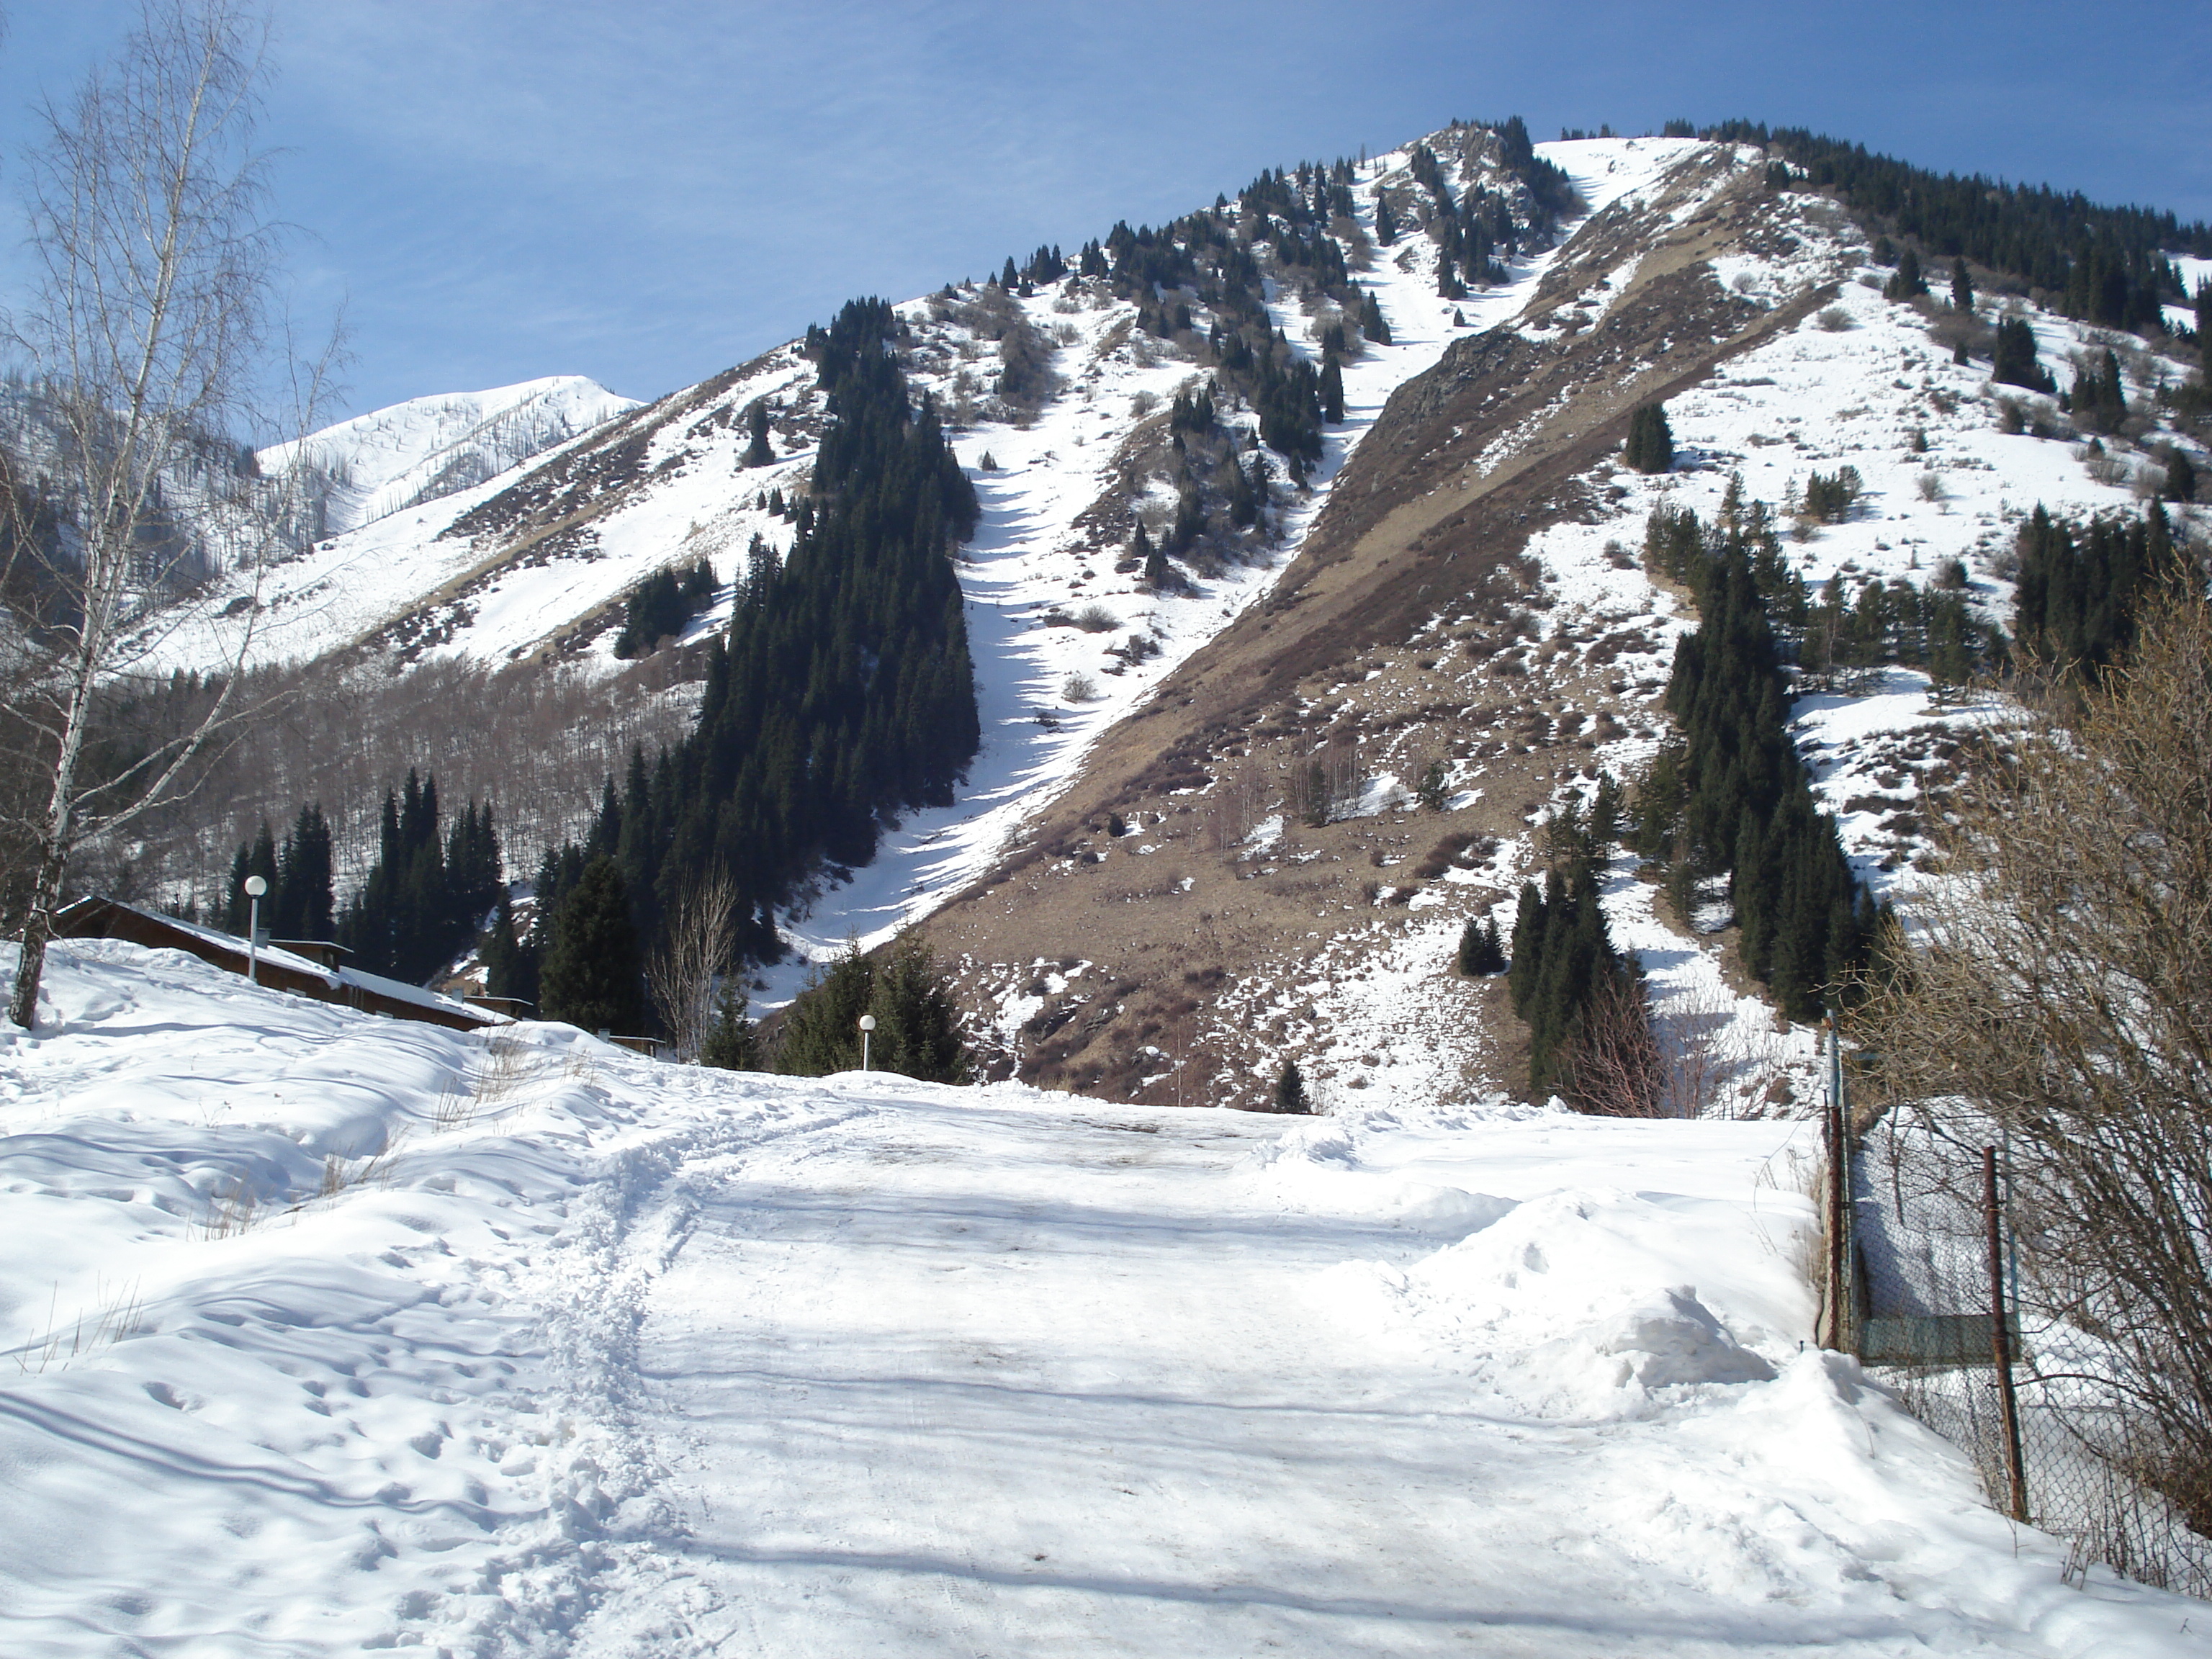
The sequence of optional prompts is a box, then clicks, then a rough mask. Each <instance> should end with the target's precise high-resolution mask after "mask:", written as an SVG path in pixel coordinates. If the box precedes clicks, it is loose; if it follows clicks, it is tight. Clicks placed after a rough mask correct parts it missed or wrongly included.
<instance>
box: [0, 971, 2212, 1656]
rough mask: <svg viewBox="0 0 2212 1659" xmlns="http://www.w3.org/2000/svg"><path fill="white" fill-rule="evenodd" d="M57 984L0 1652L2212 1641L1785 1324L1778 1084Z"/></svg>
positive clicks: (15, 1200) (3, 1387)
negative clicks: (440, 1024) (998, 1070)
mask: <svg viewBox="0 0 2212 1659" xmlns="http://www.w3.org/2000/svg"><path fill="white" fill-rule="evenodd" d="M9 956H10V952H9V951H8V949H7V948H6V947H4V946H0V972H4V971H5V970H6V969H9V968H10V967H12V962H11V961H10V960H9ZM46 989H47V995H46V998H45V999H44V1000H42V1002H41V1005H40V1024H39V1027H38V1030H36V1031H34V1032H31V1033H20V1032H16V1031H15V1030H12V1029H9V1030H0V1358H5V1359H11V1360H12V1361H13V1362H14V1364H13V1366H12V1367H10V1368H4V1369H0V1482H4V1483H5V1485H4V1488H0V1489H3V1490H4V1491H5V1493H6V1496H7V1500H8V1510H7V1516H8V1519H7V1524H6V1525H4V1526H0V1654H6V1655H8V1656H9V1659H14V1656H16V1655H22V1656H26V1659H33V1656H35V1659H79V1656H90V1655H100V1656H107V1655H159V1656H163V1659H185V1656H190V1659H201V1656H223V1659H228V1656H234V1655H246V1654H266V1655H272V1656H274V1655H283V1656H287V1659H292V1656H300V1659H307V1656H334V1655H338V1654H344V1653H359V1652H361V1651H363V1650H386V1649H393V1648H404V1649H410V1650H422V1651H425V1652H430V1653H437V1654H441V1655H447V1656H454V1659H459V1656H467V1659H540V1656H543V1659H647V1656H651V1659H703V1656H708V1655H714V1656H726V1659H744V1656H751V1655H773V1656H775V1659H808V1656H822V1659H848V1656H858V1655H866V1654H878V1655H894V1656H901V1659H923V1656H939V1655H963V1656H982V1655H998V1656H1031V1655H1036V1656H1045V1655H1050V1656H1055V1659H1057V1656H1061V1655H1102V1656H1111V1655H1125V1654H1126V1655H1146V1656H1162V1659H1167V1656H1174V1659H1186V1656H1213V1655H1231V1654H1234V1655H1253V1656H1257V1655H1261V1654H1288V1655H1298V1654H1305V1655H1314V1656H1320V1655H1329V1656H1347V1655H1348V1656H1362V1655H1373V1656H1382V1655H1393V1656H1395V1655H1418V1654H1425V1653H1431V1652H1452V1653H1471V1654H1483V1655H1490V1654H1535V1653H1542V1654H1545V1655H1547V1656H1552V1659H1570V1656H1576V1655H1618V1654H1623V1653H1636V1654H1639V1655H1641V1654H1662V1655H1681V1656H1692V1655H1695V1656H1717V1655H1720V1654H1723V1653H1725V1654H1729V1655H1732V1656H1733V1655H1743V1654H1765V1653H1774V1652H1780V1651H1783V1650H1800V1649H1805V1648H1818V1649H1820V1650H1823V1651H1830V1652H1836V1653H1841V1654H1847V1655H1860V1656H1869V1655H1877V1654H1881V1655H1887V1654H1902V1653H1907V1652H1913V1653H1920V1652H1928V1651H1935V1652H1944V1653H1951V1652H1969V1651H1971V1652H1984V1653H2006V1654H2023V1655H2042V1656H2052V1659H2058V1656H2064V1659H2075V1656H2085V1655H2144V1656H2149V1655H2176V1656H2179V1655H2203V1654H2206V1653H2207V1652H2212V1636H2208V1634H2207V1633H2206V1632H2205V1629H2204V1627H2205V1626H2207V1625H2208V1624H2212V1621H2208V1620H2204V1619H2203V1617H2202V1613H2203V1604H2202V1603H2200V1602H2194V1601H2183V1600H2181V1599H2180V1598H2178V1597H2174V1596H2170V1595H2161V1594H2160V1593H2158V1592H2155V1591H2152V1590H2148V1589H2140V1588H2138V1587H2135V1586H2131V1585H2127V1584H2123V1583H2118V1582H2116V1581H2114V1580H2112V1579H2111V1578H2110V1577H2109V1576H2104V1575H2098V1576H2093V1577H2092V1579H2091V1582H2090V1583H2089V1585H2088V1587H2087V1589H2086V1590H2084V1589H2073V1588H2069V1587H2068V1586H2067V1585H2066V1584H2065V1583H2063V1576H2062V1575H2063V1567H2064V1565H2065V1554H2064V1551H2063V1547H2061V1546H2060V1545H2059V1544H2058V1543H2057V1542H2056V1541H2053V1540H2051V1539H2049V1538H2046V1537H2044V1536H2042V1535H2041V1534H2036V1533H2033V1532H2030V1531H2027V1530H2025V1529H2021V1530H2017V1531H2016V1530H2015V1529H2014V1528H2011V1527H2009V1526H2008V1524H2007V1523H2006V1522H2003V1521H2002V1520H2001V1519H2000V1518H1999V1517H1998V1516H1996V1514H1995V1513H1993V1512H1992V1511H1991V1510H1990V1508H1989V1507H1988V1506H1987V1504H1984V1502H1983V1500H1982V1498H1981V1494H1980V1492H1979V1490H1978V1486H1977V1485H1976V1482H1975V1480H1974V1478H1973V1475H1972V1472H1971V1471H1970V1470H1969V1469H1968V1468H1966V1465H1965V1463H1964V1462H1963V1460H1961V1458H1960V1456H1959V1455H1958V1454H1957V1453H1956V1452H1954V1451H1953V1450H1952V1449H1949V1448H1948V1447H1947V1446H1945V1445H1943V1444H1942V1443H1941V1442H1939V1441H1937V1440H1936V1439H1935V1438H1934V1437H1932V1436H1930V1435H1929V1433H1928V1432H1927V1431H1925V1430H1923V1429H1922V1428H1921V1427H1920V1426H1919V1425H1917V1424H1916V1423H1914V1422H1913V1421H1912V1420H1911V1419H1909V1418H1907V1417H1905V1415H1903V1414H1902V1413H1900V1412H1899V1410H1898V1409H1897V1407H1896V1406H1895V1405H1894V1404H1893V1402H1892V1401H1891V1400H1890V1399H1889V1397H1888V1396H1887V1395H1884V1394H1883V1393H1881V1392H1880V1391H1879V1390H1877V1389H1874V1388H1871V1387H1869V1386H1868V1385H1867V1384H1866V1383H1864V1382H1863V1379H1861V1378H1860V1376H1859V1374H1858V1372H1857V1367H1856V1365H1855V1364H1853V1363H1852V1362H1850V1361H1849V1360H1846V1359H1844V1358H1838V1357H1837V1356H1834V1355H1826V1354H1822V1353H1820V1352H1808V1351H1806V1350H1805V1348H1804V1346H1803V1342H1802V1338H1803V1336H1804V1334H1805V1333H1806V1331H1807V1329H1808V1326H1809V1323H1810V1316H1811V1311H1812V1310H1811V1308H1810V1306H1809V1304H1808V1295H1807V1292H1806V1289H1805V1279H1804V1273H1803V1265H1802V1264H1803V1260H1804V1256H1805V1254H1806V1252H1807V1251H1808V1249H1809V1248H1810V1247H1811V1245H1812V1237H1811V1222H1812V1211H1811V1206H1810V1204H1809V1203H1808V1200H1806V1198H1805V1197H1804V1196H1803V1192H1802V1185H1803V1181H1804V1177H1805V1175H1806V1173H1807V1169H1806V1165H1807V1158H1806V1155H1805V1153H1806V1149H1805V1147H1804V1146H1803V1145H1802V1136H1803V1133H1804V1130H1803V1127H1802V1126H1799V1125H1793V1124H1789V1123H1777V1122H1763V1123H1761V1122H1749V1123H1736V1122H1705V1121H1688V1122H1685V1121H1673V1122H1641V1123H1638V1122H1615V1121H1600V1120H1593V1119H1582V1118H1574V1117H1571V1116H1567V1115H1563V1114H1559V1113H1551V1112H1541V1111H1533V1110H1530V1109H1528V1108H1525V1107H1516V1106H1514V1105H1512V1104H1510V1103H1504V1102H1497V1101H1493V1102H1487V1103H1467V1104H1462V1105H1458V1106H1453V1107H1427V1108H1419V1109H1415V1108H1412V1107H1404V1106H1392V1105H1389V1104H1387V1103H1386V1104H1383V1105H1379V1106H1369V1107H1366V1108H1364V1109H1361V1110H1359V1111H1357V1112H1353V1113H1348V1114H1346V1115H1340V1116H1336V1117H1330V1118H1323V1119H1315V1120H1300V1121H1285V1120H1279V1119H1268V1118H1261V1117H1253V1116H1248V1115H1240V1114H1236V1113H1231V1112H1225V1111H1218V1110H1212V1109H1191V1110H1188V1111H1176V1110H1172V1109H1131V1108H1126V1107H1115V1106H1109V1105H1105V1104H1103V1103H1097V1102H1091V1101H1085V1100H1081V1099H1079V1098H1075V1097H1069V1096H1065V1095H1052V1094H1046V1093H1042V1092H1039V1091H1035V1090H1031V1089H1027V1088H1024V1087H1022V1086H1020V1085H1012V1084H1001V1085H993V1086H991V1087H988V1088H981V1089H952V1088H945V1087H941V1086H939V1085H930V1084H921V1083H914V1082H909V1081H908V1080H907V1079H901V1078H890V1077H885V1076H883V1075H881V1074H877V1075H873V1076H857V1075H849V1074H848V1075H847V1076H843V1077H836V1078H826V1079H803V1078H775V1077H763V1076H758V1075H750V1074H745V1075H739V1074H732V1073H714V1072H708V1071H702V1070H698V1069H696V1068H690V1067H678V1066H665V1065H659V1064H657V1063H654V1062H653V1061H649V1060H644V1059H642V1058H641V1057H638V1056H636V1055H633V1054H626V1053H623V1051H620V1050H617V1049H615V1048H610V1047H608V1046H607V1045H605V1044H602V1043H599V1042H595V1041H594V1040H593V1039H592V1038H591V1037H589V1036H586V1035H585V1034H584V1033H582V1032H580V1031H577V1030H574V1029H573V1028H570V1027H567V1026H562V1025H533V1026H521V1027H513V1028H508V1029H507V1030H503V1031H501V1032H500V1033H498V1034H496V1035H495V1037H493V1038H492V1039H491V1040H489V1041H487V1039H486V1038H485V1037H484V1036H482V1035H464V1034H462V1033H459V1032H452V1031H445V1030H438V1029H436V1028H434V1027H429V1026H422V1025H410V1024H404V1023H398V1022H392V1021H388V1020H380V1019H375V1018H369V1017H368V1016H364V1015H360V1014H356V1013H353V1012H349V1011H348V1010H345V1009H343V1008H337V1007H333V1006H329V1005H326V1004H322V1003H312V1002H305V1001H302V1000H299V999H297V998H293V997H288V996H285V995H283V994H281V993H276V992H272V991H267V990H262V989H258V988H256V987H252V986H249V985H246V984H244V983H242V982H241V981H238V980H235V979H233V978H231V977H230V976H228V975H223V974H221V973H219V972H217V971H216V970H215V969H210V968H209V967H207V966H206V965H205V964H204V963H198V962H197V961H194V960H192V959H191V958H188V957H181V956H179V955H177V954H175V953H173V952H163V951H145V950H142V949H140V948H139V947H137V946H135V945H125V944H123V943H120V942H116V941H77V942H68V943H66V944H64V945H60V946H58V947H57V949H56V951H55V952H54V954H53V956H52V958H50V963H49V975H48V979H47V986H46ZM1377 1092H1380V1091H1377Z"/></svg>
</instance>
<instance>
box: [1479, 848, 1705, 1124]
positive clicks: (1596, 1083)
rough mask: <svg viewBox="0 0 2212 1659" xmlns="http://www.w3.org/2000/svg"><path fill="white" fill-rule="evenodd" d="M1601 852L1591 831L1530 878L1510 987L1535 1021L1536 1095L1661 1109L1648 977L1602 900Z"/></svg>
mask: <svg viewBox="0 0 2212 1659" xmlns="http://www.w3.org/2000/svg"><path fill="white" fill-rule="evenodd" d="M1602 850H1603V849H1602V848H1601V845H1600V844H1599V843H1598V842H1597V841H1596V839H1595V836H1585V838H1584V839H1583V843H1582V845H1581V846H1580V847H1579V848H1577V850H1576V851H1575V852H1573V853H1572V854H1570V855H1569V856H1568V857H1567V858H1566V859H1565V860H1564V862H1563V863H1554V864H1553V866H1552V868H1551V869H1550V870H1549V871H1548V872H1546V874H1545V877H1544V882H1543V885H1542V886H1541V888H1540V887H1539V886H1538V885H1537V884H1535V883H1534V882H1528V883H1524V884H1522V889H1521V902H1520V906H1519V908H1518V910H1517V911H1516V914H1515V915H1514V919H1513V945H1512V957H1511V965H1510V967H1509V968H1508V969H1507V970H1506V975H1505V984H1506V990H1507V994H1509V995H1510V997H1511V999H1512V1002H1513V1012H1515V1013H1516V1014H1517V1015H1519V1016H1520V1017H1521V1018H1522V1020H1523V1021H1525V1022H1526V1023H1527V1024H1528V1097H1529V1098H1530V1099H1531V1100H1543V1099H1547V1098H1548V1097H1551V1096H1553V1095H1557V1096H1558V1097H1559V1098H1560V1099H1562V1100H1564V1101H1565V1103H1567V1104H1568V1105H1569V1106H1571V1107H1572V1108H1573V1109H1576V1110H1577V1111H1584V1112H1597V1113H1601V1114H1605V1115H1613V1116H1631V1117H1648V1116H1650V1115H1653V1113H1654V1112H1656V1109H1657V1106H1658V1100H1659V1093H1660V1085H1661V1077H1660V1072H1659V1063H1658V1052H1657V1049H1656V1046H1655V1045H1654V1044H1652V1042H1650V1012H1649V1010H1648V1009H1647V1007H1646V1006H1645V1003H1644V985H1643V981H1642V979H1641V978H1640V977H1639V975H1638V973H1637V970H1636V966H1635V964H1634V963H1632V962H1631V961H1630V960H1629V959H1628V958H1627V957H1624V956H1622V955H1621V954H1620V951H1618V950H1616V949H1615V948H1614V946H1613V934H1612V932H1611V930H1610V929H1609V928H1607V926H1606V921H1605V912H1604V910H1603V909H1602V908H1600V906H1599V903H1598V890H1599V872H1600V870H1601V867H1602V866H1601V853H1602ZM1470 925H1472V924H1470ZM1489 942H1490V945H1492V947H1493V948H1494V946H1495V945H1496V942H1497V936H1496V930H1495V926H1494V924H1493V926H1492V931H1491V934H1490V941H1489ZM1465 948H1466V947H1465V945H1464V943H1462V951H1464V950H1465ZM1478 949H1480V946H1478ZM1624 1061H1625V1062H1626V1063H1624Z"/></svg>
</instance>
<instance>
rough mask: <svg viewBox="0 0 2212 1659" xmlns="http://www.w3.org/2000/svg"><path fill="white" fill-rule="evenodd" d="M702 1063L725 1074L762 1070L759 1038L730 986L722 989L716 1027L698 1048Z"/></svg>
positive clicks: (715, 1019) (740, 999) (716, 1008)
mask: <svg viewBox="0 0 2212 1659" xmlns="http://www.w3.org/2000/svg"><path fill="white" fill-rule="evenodd" d="M699 1063H700V1064H701V1065H702V1066H716V1067H719V1068H720V1070H722V1071H725V1072H757V1071H760V1070H761V1069H762V1066H761V1054H760V1040H759V1037H758V1035H757V1033H756V1032H755V1030H754V1029H753V1024H752V1022H751V1021H750V1020H749V1019H747V1018H745V1010H744V1000H743V999H742V998H740V997H739V996H738V995H737V994H736V990H735V987H732V985H730V984H728V983H725V984H724V986H723V987H722V996H721V1000H720V1002H719V1003H718V1004H717V1005H716V1006H715V1011H714V1026H713V1028H712V1029H711V1030H708V1033H707V1037H706V1041H705V1042H702V1043H701V1044H700V1045H699Z"/></svg>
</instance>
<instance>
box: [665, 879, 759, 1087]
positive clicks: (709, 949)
mask: <svg viewBox="0 0 2212 1659" xmlns="http://www.w3.org/2000/svg"><path fill="white" fill-rule="evenodd" d="M737 943H738V887H737V884H736V883H735V882H733V881H732V880H731V879H730V878H729V877H728V876H727V875H726V874H725V873H724V872H720V871H716V872H714V874H712V875H710V876H708V877H707V878H705V879H703V880H702V881H699V882H697V883H696V884H693V885H691V886H690V887H687V888H686V889H684V891H683V892H682V893H681V894H680V895H679V896H678V898H677V900H676V903H675V905H674V907H673V908H671V910H670V912H669V915H668V923H667V926H666V927H665V929H664V930H663V931H662V933H661V937H660V943H659V945H655V946H654V947H653V956H652V957H651V959H650V960H649V961H647V963H646V966H645V982H646V986H647V989H649V990H650V991H651V992H652V993H653V1007H654V1009H655V1010H656V1011H657V1012H659V1015H660V1018H661V1019H662V1021H663V1022H664V1023H665V1024H666V1025H667V1027H668V1034H669V1036H671V1038H672V1039H674V1042H675V1047H676V1050H677V1052H678V1054H697V1053H698V1052H699V1045H700V1044H701V1043H702V1042H705V1041H706V1037H707V1033H708V1031H709V1030H712V1029H713V1027H714V1016H715V1007H714V981H716V979H717V978H718V977H720V975H721V974H722V973H723V972H724V970H726V969H727V968H728V967H729V965H730V958H731V957H732V953H733V952H734V951H736V949H737Z"/></svg>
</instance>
